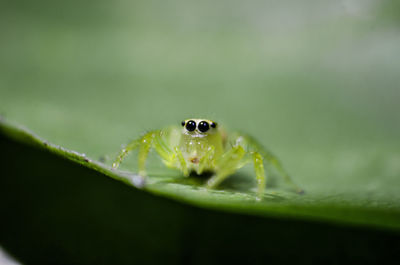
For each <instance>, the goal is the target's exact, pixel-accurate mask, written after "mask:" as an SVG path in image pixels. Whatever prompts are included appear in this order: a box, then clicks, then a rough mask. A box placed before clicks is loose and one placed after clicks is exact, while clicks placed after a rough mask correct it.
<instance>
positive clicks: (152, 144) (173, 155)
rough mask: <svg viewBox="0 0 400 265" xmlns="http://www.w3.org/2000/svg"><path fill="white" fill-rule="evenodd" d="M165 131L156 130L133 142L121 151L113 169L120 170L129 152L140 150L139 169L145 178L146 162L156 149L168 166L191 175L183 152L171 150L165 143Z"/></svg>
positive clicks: (175, 149)
mask: <svg viewBox="0 0 400 265" xmlns="http://www.w3.org/2000/svg"><path fill="white" fill-rule="evenodd" d="M163 133H164V132H163V131H161V130H156V131H151V132H148V133H146V134H145V135H143V136H142V137H141V138H139V139H136V140H133V141H132V142H130V143H129V144H128V145H127V146H126V147H125V148H124V149H122V150H121V152H120V154H119V155H118V157H117V159H116V160H115V162H114V163H113V168H118V166H119V165H120V164H121V162H122V160H123V159H124V158H125V157H126V156H127V155H128V154H129V152H131V151H133V150H135V149H136V148H139V154H138V168H139V175H140V176H142V177H145V176H146V175H147V173H146V161H147V157H148V154H149V152H150V150H151V148H154V149H155V150H156V152H157V153H158V155H159V156H160V157H161V158H162V159H163V161H164V162H165V163H166V165H167V166H170V167H176V165H177V164H178V165H179V168H180V169H181V170H182V171H183V173H184V174H185V175H189V173H188V169H187V165H186V161H185V159H184V158H183V155H182V152H181V151H180V150H179V149H178V148H174V150H171V148H169V147H168V145H167V144H166V143H165V141H164V139H163Z"/></svg>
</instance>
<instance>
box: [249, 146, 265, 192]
mask: <svg viewBox="0 0 400 265" xmlns="http://www.w3.org/2000/svg"><path fill="white" fill-rule="evenodd" d="M252 155H253V163H254V171H255V173H256V179H257V200H261V198H262V195H263V194H264V191H265V182H266V175H265V170H264V163H263V161H264V160H263V157H262V156H261V154H259V153H258V152H253V153H252Z"/></svg>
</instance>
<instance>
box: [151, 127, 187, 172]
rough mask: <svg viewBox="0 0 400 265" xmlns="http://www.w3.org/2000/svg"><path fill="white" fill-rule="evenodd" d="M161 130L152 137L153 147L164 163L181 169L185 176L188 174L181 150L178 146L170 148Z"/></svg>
mask: <svg viewBox="0 0 400 265" xmlns="http://www.w3.org/2000/svg"><path fill="white" fill-rule="evenodd" d="M162 133H163V132H162V131H160V132H159V133H157V134H156V135H155V137H154V141H153V147H154V149H155V150H156V152H157V153H158V154H159V156H160V157H161V158H162V159H163V161H164V164H165V165H166V166H168V167H171V168H178V169H180V170H182V172H183V174H184V175H185V176H189V170H188V167H187V164H186V160H185V158H184V157H183V154H182V152H181V150H180V149H179V148H178V147H174V148H173V149H171V148H170V147H169V146H168V144H167V143H166V142H165V141H164V139H163V137H162Z"/></svg>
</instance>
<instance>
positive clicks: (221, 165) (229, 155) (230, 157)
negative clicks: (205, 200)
mask: <svg viewBox="0 0 400 265" xmlns="http://www.w3.org/2000/svg"><path fill="white" fill-rule="evenodd" d="M245 154H246V151H245V150H244V149H243V147H242V146H240V145H238V146H234V147H232V148H231V149H230V150H228V151H227V152H226V153H225V154H223V155H222V157H221V158H220V159H218V161H217V162H216V163H217V164H216V174H215V175H214V176H212V177H211V178H210V179H209V180H208V181H207V187H208V188H215V187H217V186H218V185H219V184H220V183H221V182H222V181H223V180H224V179H226V178H227V177H228V176H229V175H230V174H232V173H233V172H235V171H236V170H237V169H238V168H239V167H240V166H241V165H243V163H241V162H242V159H243V157H244V155H245Z"/></svg>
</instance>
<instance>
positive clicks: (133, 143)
mask: <svg viewBox="0 0 400 265" xmlns="http://www.w3.org/2000/svg"><path fill="white" fill-rule="evenodd" d="M140 140H141V139H135V140H133V141H131V142H130V143H129V144H128V145H127V146H126V147H125V148H123V149H122V150H121V151H120V153H119V154H118V156H117V158H116V159H115V161H114V163H113V164H112V167H113V168H118V167H119V165H120V164H121V162H122V160H123V159H124V158H125V157H126V156H127V155H128V154H129V152H130V151H132V150H135V149H136V148H138V147H139V145H140Z"/></svg>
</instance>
